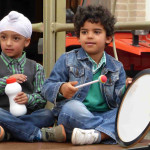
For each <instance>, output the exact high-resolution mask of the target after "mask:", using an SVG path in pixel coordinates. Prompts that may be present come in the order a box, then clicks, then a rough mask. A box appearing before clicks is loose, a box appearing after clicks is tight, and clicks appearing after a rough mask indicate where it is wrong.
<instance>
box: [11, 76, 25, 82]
mask: <svg viewBox="0 0 150 150" xmlns="http://www.w3.org/2000/svg"><path fill="white" fill-rule="evenodd" d="M11 77H14V78H16V80H17V82H18V83H23V82H25V81H26V80H27V76H25V75H24V74H13V75H11V76H10V78H11Z"/></svg>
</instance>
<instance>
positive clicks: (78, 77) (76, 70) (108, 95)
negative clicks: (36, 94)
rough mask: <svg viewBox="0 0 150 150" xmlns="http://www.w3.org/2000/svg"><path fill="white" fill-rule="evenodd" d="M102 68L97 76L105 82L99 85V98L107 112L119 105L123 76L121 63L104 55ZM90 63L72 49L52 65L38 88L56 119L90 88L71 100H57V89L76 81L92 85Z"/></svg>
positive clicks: (80, 49) (79, 50) (61, 97)
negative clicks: (68, 103)
mask: <svg viewBox="0 0 150 150" xmlns="http://www.w3.org/2000/svg"><path fill="white" fill-rule="evenodd" d="M105 54H106V65H105V66H104V67H103V68H102V72H101V74H103V75H106V76H107V82H106V83H105V84H100V89H101V91H102V94H103V97H104V99H105V101H106V103H107V104H108V107H109V108H110V109H113V108H116V107H118V106H119V104H120V101H121V100H120V98H121V96H122V94H123V89H124V86H125V80H126V74H125V71H124V68H123V65H122V63H121V62H119V61H117V60H116V59H115V58H113V57H112V56H110V55H108V54H107V53H106V52H105ZM92 79H93V74H92V63H91V62H90V61H89V59H88V57H87V55H86V53H85V51H84V50H83V48H79V49H75V50H72V51H70V52H67V53H65V54H63V55H62V56H61V57H60V58H59V59H58V60H57V62H56V64H55V65H54V68H53V70H52V72H51V74H50V76H49V78H48V79H47V80H46V81H45V83H44V85H43V88H42V95H43V96H44V97H45V98H46V99H47V100H49V101H50V102H52V103H54V112H56V115H58V113H59V111H60V110H61V107H62V106H63V105H64V104H65V103H66V102H67V101H70V100H79V101H81V102H82V101H83V100H84V99H85V98H86V96H87V93H88V91H89V88H90V85H89V86H86V87H83V88H80V89H79V90H78V91H77V92H76V93H75V95H74V96H73V97H72V98H71V99H65V98H64V97H63V96H59V88H60V86H61V85H62V84H63V83H65V82H69V81H78V84H79V85H80V84H83V83H87V82H90V81H92Z"/></svg>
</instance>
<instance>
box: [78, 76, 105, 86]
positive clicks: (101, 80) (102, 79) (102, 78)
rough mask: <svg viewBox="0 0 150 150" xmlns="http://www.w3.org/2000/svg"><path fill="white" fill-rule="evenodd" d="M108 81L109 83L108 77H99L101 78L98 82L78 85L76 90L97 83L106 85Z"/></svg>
mask: <svg viewBox="0 0 150 150" xmlns="http://www.w3.org/2000/svg"><path fill="white" fill-rule="evenodd" d="M106 81H107V77H106V76H105V75H101V76H99V78H98V79H97V80H94V81H91V82H87V83H84V84H81V85H78V86H76V88H81V87H84V86H87V85H91V84H93V83H97V82H100V83H106Z"/></svg>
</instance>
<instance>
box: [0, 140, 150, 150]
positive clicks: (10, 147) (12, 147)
mask: <svg viewBox="0 0 150 150" xmlns="http://www.w3.org/2000/svg"><path fill="white" fill-rule="evenodd" d="M149 144H150V140H146V139H144V140H142V141H141V142H140V143H138V144H136V145H135V146H133V147H131V148H123V147H120V146H119V145H103V144H96V145H85V146H73V145H72V144H71V143H50V142H39V143H25V142H1V143H0V150H128V149H133V148H137V147H143V148H144V147H147V146H148V145H149ZM142 150H145V149H142Z"/></svg>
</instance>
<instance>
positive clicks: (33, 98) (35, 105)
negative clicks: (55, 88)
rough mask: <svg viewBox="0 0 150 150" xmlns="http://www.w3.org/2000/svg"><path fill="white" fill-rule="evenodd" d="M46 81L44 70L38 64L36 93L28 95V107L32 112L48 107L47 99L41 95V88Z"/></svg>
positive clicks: (35, 80) (35, 84) (35, 82)
mask: <svg viewBox="0 0 150 150" xmlns="http://www.w3.org/2000/svg"><path fill="white" fill-rule="evenodd" d="M44 81H45V73H44V68H43V66H42V65H40V64H38V63H37V64H36V75H35V79H34V92H33V94H28V95H27V96H28V99H29V100H28V104H27V107H28V108H29V109H31V110H36V109H41V108H44V107H45V105H46V102H47V101H46V99H44V98H43V97H42V95H41V88H42V85H43V83H44Z"/></svg>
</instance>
